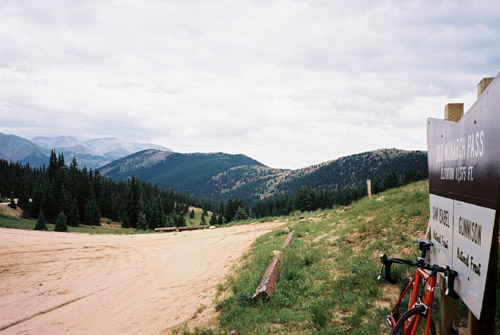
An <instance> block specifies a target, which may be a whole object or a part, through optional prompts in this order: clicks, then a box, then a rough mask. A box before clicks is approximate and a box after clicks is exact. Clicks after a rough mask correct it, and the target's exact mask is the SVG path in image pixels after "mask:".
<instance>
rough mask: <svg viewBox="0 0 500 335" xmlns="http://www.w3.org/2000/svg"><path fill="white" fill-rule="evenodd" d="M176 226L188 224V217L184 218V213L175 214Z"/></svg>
mask: <svg viewBox="0 0 500 335" xmlns="http://www.w3.org/2000/svg"><path fill="white" fill-rule="evenodd" d="M175 226H176V227H185V226H186V219H185V218H184V215H180V214H177V215H175Z"/></svg>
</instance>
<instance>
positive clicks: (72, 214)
mask: <svg viewBox="0 0 500 335" xmlns="http://www.w3.org/2000/svg"><path fill="white" fill-rule="evenodd" d="M79 224H80V214H79V213H78V202H77V201H76V198H74V199H73V201H72V202H71V205H70V208H69V212H68V226H72V227H78V225H79Z"/></svg>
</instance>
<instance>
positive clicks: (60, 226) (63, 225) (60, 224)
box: [54, 212, 68, 232]
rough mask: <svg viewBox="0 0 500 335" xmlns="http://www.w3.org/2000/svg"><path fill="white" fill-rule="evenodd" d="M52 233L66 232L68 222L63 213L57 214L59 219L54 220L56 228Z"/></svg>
mask: <svg viewBox="0 0 500 335" xmlns="http://www.w3.org/2000/svg"><path fill="white" fill-rule="evenodd" d="M54 231H64V232H67V231H68V221H67V218H66V215H64V213H63V212H61V213H59V217H58V218H57V220H56V226H55V228H54Z"/></svg>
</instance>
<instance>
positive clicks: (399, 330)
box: [390, 306, 436, 335]
mask: <svg viewBox="0 0 500 335" xmlns="http://www.w3.org/2000/svg"><path fill="white" fill-rule="evenodd" d="M419 315H420V316H421V321H420V322H419V323H418V326H417V331H416V333H415V334H416V335H424V334H425V324H426V321H427V315H426V310H425V307H424V306H418V307H415V308H412V309H410V310H408V311H407V312H406V313H404V314H403V315H402V316H401V318H400V319H399V321H398V322H397V323H396V325H395V326H394V328H393V329H392V331H391V334H390V335H409V334H405V333H404V326H405V325H406V324H407V322H413V320H415V319H414V318H415V317H417V316H419ZM429 332H430V335H436V327H435V325H434V322H433V321H432V318H431V324H430V327H429Z"/></svg>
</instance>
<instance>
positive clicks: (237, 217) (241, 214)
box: [234, 207, 248, 221]
mask: <svg viewBox="0 0 500 335" xmlns="http://www.w3.org/2000/svg"><path fill="white" fill-rule="evenodd" d="M245 219H248V215H247V213H246V212H245V210H244V209H243V208H241V207H238V209H237V210H236V214H235V215H234V220H235V221H241V220H245Z"/></svg>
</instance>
